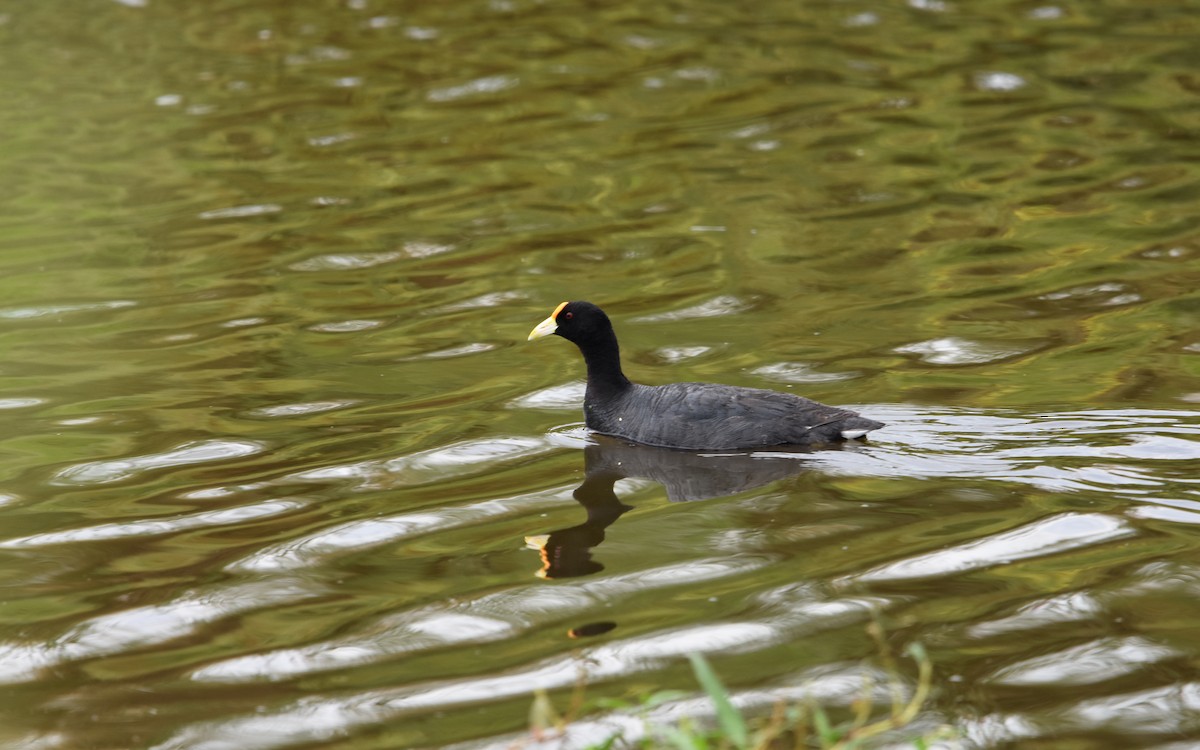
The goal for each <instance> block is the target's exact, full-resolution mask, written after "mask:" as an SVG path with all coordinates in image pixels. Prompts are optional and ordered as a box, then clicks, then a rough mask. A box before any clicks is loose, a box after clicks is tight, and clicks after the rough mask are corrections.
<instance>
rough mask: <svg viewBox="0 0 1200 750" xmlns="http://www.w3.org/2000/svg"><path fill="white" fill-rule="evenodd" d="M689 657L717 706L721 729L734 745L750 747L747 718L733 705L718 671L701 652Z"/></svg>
mask: <svg viewBox="0 0 1200 750" xmlns="http://www.w3.org/2000/svg"><path fill="white" fill-rule="evenodd" d="M688 659H690V660H691V662H692V671H693V672H695V673H696V680H697V681H699V683H700V686H701V687H703V688H704V692H706V693H708V697H709V698H711V699H712V702H713V705H714V706H716V709H717V723H718V724H719V725H720V726H721V731H722V732H724V733H725V736H726V737H728V738H729V741H730V742H732V743H733V746H734V747H737V748H742V750H744V749H745V748H748V747H749V746H750V733H749V731H747V729H746V720H745V719H744V718H742V714H741V712H740V711H738V709H737V706H735V705H733V701H731V700H730V699H729V691H727V690H726V689H725V686H724V685H723V684H721V680H720V679H719V678H718V677H717V673H716V672H714V671H713V668H712V667H711V666H710V665H709V663H708V660H707V659H705V658H704V657H703V656H701V655H700V654H688Z"/></svg>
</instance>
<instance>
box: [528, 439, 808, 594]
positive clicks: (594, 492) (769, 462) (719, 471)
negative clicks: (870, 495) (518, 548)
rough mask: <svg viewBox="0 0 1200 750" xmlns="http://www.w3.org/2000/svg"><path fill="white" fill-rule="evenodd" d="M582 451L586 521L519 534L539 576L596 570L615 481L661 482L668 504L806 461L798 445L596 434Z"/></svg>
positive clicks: (757, 480)
mask: <svg viewBox="0 0 1200 750" xmlns="http://www.w3.org/2000/svg"><path fill="white" fill-rule="evenodd" d="M593 439H594V440H596V442H595V443H593V444H590V445H588V446H587V447H586V448H585V449H584V451H583V467H584V468H583V472H584V477H583V484H581V485H579V487H578V488H576V490H575V493H574V497H575V500H576V501H577V502H578V503H579V504H580V505H582V506H583V509H584V510H585V511H587V520H586V521H584V522H583V523H581V524H579V525H577V526H572V527H570V528H566V529H558V530H557V531H552V532H550V533H549V534H542V535H538V536H527V537H525V543H526V544H527V545H528V546H529V547H531V548H533V549H536V550H538V551H539V552H540V554H541V558H542V568H541V570H539V571H538V573H537V575H538V576H539V577H541V578H574V577H577V576H586V575H591V574H593V573H598V572H600V571H601V570H603V569H604V566H603V565H602V564H601V563H599V562H597V561H596V560H594V559H592V549H593V548H595V547H597V546H599V545H600V543H601V542H603V541H604V532H605V529H607V528H608V527H609V526H610V525H612V523H613V522H614V521H616V520H617V519H618V518H620V517H621V515H622V514H624V513H625V512H626V511H629V510H632V508H631V507H630V506H628V505H625V504H624V503H622V502H621V500H620V499H619V498H618V497H617V493H616V491H615V489H614V485H615V484H616V482H617V480H618V479H624V478H626V477H633V478H639V479H650V480H652V481H655V482H658V483H659V484H661V485H663V487H665V488H666V491H667V499H668V500H670V501H671V502H684V501H688V500H704V499H707V498H713V497H725V496H727V495H734V494H737V493H739V492H743V491H745V490H749V489H753V488H755V487H760V486H762V485H764V484H769V483H771V482H774V481H777V480H780V479H786V478H787V477H790V476H794V475H796V474H799V473H800V472H802V471H804V469H805V467H806V465H807V462H806V461H804V460H803V459H801V458H800V457H799V456H798V455H797V454H804V453H808V452H811V451H810V450H806V449H802V448H791V449H786V450H776V451H755V452H751V453H745V452H743V453H735V452H722V453H696V452H690V451H680V450H672V449H670V448H653V447H650V446H645V445H630V444H628V443H624V442H621V441H618V440H613V439H611V438H606V437H602V436H594V437H593Z"/></svg>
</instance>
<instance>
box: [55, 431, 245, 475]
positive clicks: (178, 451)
mask: <svg viewBox="0 0 1200 750" xmlns="http://www.w3.org/2000/svg"><path fill="white" fill-rule="evenodd" d="M266 449H267V446H266V443H263V442H260V441H257V440H199V441H196V442H192V443H184V444H183V445H180V446H179V447H177V448H173V449H171V450H168V451H164V452H162V453H147V454H145V455H141V456H130V457H129V458H120V459H112V460H108V461H89V462H87V463H82V464H76V465H74V466H69V467H67V468H65V469H63V470H61V471H59V472H58V474H56V475H55V477H54V479H53V480H51V481H52V483H53V484H58V485H82V484H108V483H110V482H120V481H122V480H125V479H130V478H132V477H135V476H137V475H138V474H143V473H145V472H147V471H152V470H154V469H166V468H171V467H175V466H187V465H189V464H199V463H209V462H212V461H225V460H229V459H232V458H242V457H245V456H252V455H254V454H256V453H262V452H263V451H265V450H266Z"/></svg>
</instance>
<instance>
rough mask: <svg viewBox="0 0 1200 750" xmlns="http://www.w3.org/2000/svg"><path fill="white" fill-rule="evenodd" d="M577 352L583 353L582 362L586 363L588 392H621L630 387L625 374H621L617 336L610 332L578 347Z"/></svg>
mask: <svg viewBox="0 0 1200 750" xmlns="http://www.w3.org/2000/svg"><path fill="white" fill-rule="evenodd" d="M579 351H581V352H582V353H583V361H584V362H585V363H587V385H588V390H589V391H595V392H599V393H604V392H614V391H623V390H625V389H626V388H628V387H629V386H630V385H632V383H630V382H629V378H627V377H625V373H623V372H621V350H620V347H618V346H617V336H616V334H615V333H613V332H612V331H608V332H607V335H600V336H597V337H595V338H593V339H591V340H589V341H587V342H586V343H585V344H582V345H580V347H579Z"/></svg>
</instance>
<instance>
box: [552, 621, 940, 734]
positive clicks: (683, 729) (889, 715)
mask: <svg viewBox="0 0 1200 750" xmlns="http://www.w3.org/2000/svg"><path fill="white" fill-rule="evenodd" d="M868 630H869V632H870V633H871V635H872V637H873V638H874V640H875V642H876V644H877V645H878V647H879V652H880V656H881V661H882V665H883V667H884V669H885V671H886V673H887V686H886V687H887V692H888V695H889V696H890V702H889V705H887V707H886V710H882V709H883V706H880V705H878V701H877V700H875V699H874V698H873V697H872V695H873V693H875V692H876V691H875V689H874V688H875V687H876V686H875V685H874V684H873V683H871V682H870V681H868V682H867V683H866V684H865V685H864V689H863V693H862V695H861V696H860V697H859V698H857V699H856V700H854V701H853V702H852V703H851V705H850V707H849V708H850V714H851V715H850V717H849V718H848V719H844V720H841V721H835V720H834V719H833V718H832V717H831V716H830V714H829V712H828V711H827V710H826V709H825V708H823V707H822V706H820V705H819V704H817V703H816V702H815V701H812V700H808V701H800V702H796V703H791V704H787V703H784V702H782V701H781V702H779V703H776V704H775V706H774V707H773V710H772V711H771V713H770V715H769V716H747V715H746V714H745V713H743V711H742V710H741V709H739V708H738V706H737V705H736V704H735V702H734V700H733V697H732V696H731V695H730V693H729V691H728V689H726V687H725V685H724V683H722V682H721V679H720V678H719V677H718V676H717V673H716V672H715V671H714V670H713V668H712V665H710V664H709V662H708V660H707V659H705V658H704V657H703V656H702V655H700V654H696V653H693V654H689V655H688V659H689V660H690V661H691V665H692V671H693V673H694V674H695V676H696V681H697V682H698V683H699V684H700V687H701V688H703V690H704V692H705V693H706V694H707V696H708V700H709V701H711V703H712V706H713V709H714V711H713V713H714V717H715V721H706V722H698V721H695V720H694V719H692V718H691V717H685V718H683V719H679V720H675V721H670V722H659V721H656V720H654V719H653V718H650V716H649V714H650V713H651V712H652V711H653V710H654V709H656V708H659V707H662V706H665V705H668V704H671V703H673V702H676V701H679V700H681V699H682V698H685V697H689V696H687V695H686V694H685V693H681V692H679V691H660V692H657V693H654V694H652V695H649V696H646V697H644V698H642V699H641V700H640V701H639V702H638V703H637V704H630V703H629V702H627V701H620V700H602V701H597V702H596V704H595V705H597V706H598V707H600V708H607V709H620V710H623V711H629V710H630V709H634V710H636V711H638V712H639V713H640V714H641V715H642V717H643V722H644V731H642V732H637V733H636V734H637V735H638V736H636V737H626V736H624V735H623V734H622V733H621V732H619V731H618V732H614V734H613V735H612V736H611V737H609V738H608V740H606V741H604V742H602V743H600V744H598V745H593V746H592V748H590V749H589V750H610V749H611V748H641V749H642V750H784V749H785V748H794V749H795V750H801V749H802V748H803V749H806V750H807V749H809V748H819V749H820V750H866V748H870V747H871V746H872V741H873V740H877V739H880V738H881V736H882V735H888V737H887V740H888V742H889V744H893V745H894V744H896V743H902V742H905V741H907V742H909V743H911V745H912V746H913V747H914V748H917V750H926V748H928V747H929V746H930V745H931V743H933V742H935V741H936V740H938V739H943V738H945V737H946V736H947V731H946V729H945V728H940V729H937V730H935V731H933V732H920V733H918V734H916V735H915V736H911V737H904V736H903V730H904V729H905V728H906V727H910V726H911V725H912V724H913V722H914V721H915V720H916V718H917V716H918V715H919V714H920V712H921V709H922V708H923V707H924V705H925V703H926V701H927V700H928V699H929V696H930V693H931V691H932V687H933V664H932V662H931V661H930V660H929V656H928V654H926V652H925V649H924V648H923V647H922V646H921V645H920V644H919V643H914V644H912V645H910V646H909V647H908V649H907V650H906V654H907V655H908V656H909V657H910V658H911V659H912V660H913V661H914V662H915V663H916V665H917V680H916V685H915V687H914V688H913V690H912V693H911V695H909V696H908V697H907V698H906V697H905V693H906V691H905V683H904V681H903V679H902V677H901V675H900V672H899V669H898V667H897V665H896V662H895V659H894V658H893V656H892V654H891V651H890V649H889V648H888V646H887V644H886V642H885V641H884V638H883V633H882V629H881V628H880V627H879V625H878V623H872V624H871V625H870V626H868ZM583 706H584V702H583V699H582V684H581V685H579V686H577V688H576V690H575V694H574V697H573V698H572V706H571V710H570V711H569V712H568V716H578V715H579V712H580V711H582V709H583ZM530 725H531V728H532V729H533V736H534V738H535V739H538V740H542V739H549V738H550V736H553V734H555V733H557V732H563V731H566V730H567V729H568V728H569V721H567V720H564V719H562V718H561V717H560V716H559V715H558V714H557V713H556V712H555V711H554V707H553V705H552V704H551V703H550V699H549V697H548V696H547V695H546V694H545V692H544V691H539V692H538V693H536V694H535V698H534V705H533V708H532V709H531V712H530ZM555 730H557V732H555ZM547 732H550V733H551V735H549V736H548V734H547ZM897 733H899V734H900V736H897Z"/></svg>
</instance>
